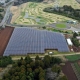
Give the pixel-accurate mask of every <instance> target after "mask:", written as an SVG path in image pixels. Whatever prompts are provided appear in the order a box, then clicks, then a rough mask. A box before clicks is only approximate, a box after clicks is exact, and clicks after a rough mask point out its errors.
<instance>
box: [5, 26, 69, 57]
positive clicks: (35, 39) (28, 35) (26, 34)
mask: <svg viewBox="0 0 80 80" xmlns="http://www.w3.org/2000/svg"><path fill="white" fill-rule="evenodd" d="M45 49H58V51H59V52H69V48H68V46H67V43H66V40H65V38H64V36H63V34H61V33H57V32H51V31H46V30H36V29H32V28H28V27H27V28H26V27H17V28H15V29H14V31H13V34H12V36H11V38H10V40H9V42H8V45H7V47H6V49H5V52H4V56H8V55H26V54H27V53H44V50H45Z"/></svg>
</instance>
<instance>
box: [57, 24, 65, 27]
mask: <svg viewBox="0 0 80 80" xmlns="http://www.w3.org/2000/svg"><path fill="white" fill-rule="evenodd" d="M56 27H57V28H66V25H65V24H56Z"/></svg>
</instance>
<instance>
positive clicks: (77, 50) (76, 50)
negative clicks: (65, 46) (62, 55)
mask: <svg viewBox="0 0 80 80" xmlns="http://www.w3.org/2000/svg"><path fill="white" fill-rule="evenodd" d="M72 48H73V50H74V52H80V47H75V46H72Z"/></svg>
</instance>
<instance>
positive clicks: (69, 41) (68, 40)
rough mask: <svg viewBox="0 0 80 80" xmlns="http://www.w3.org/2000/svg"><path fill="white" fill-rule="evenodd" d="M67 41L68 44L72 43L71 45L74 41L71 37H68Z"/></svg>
mask: <svg viewBox="0 0 80 80" xmlns="http://www.w3.org/2000/svg"><path fill="white" fill-rule="evenodd" d="M67 43H68V45H71V46H72V45H73V43H72V41H71V39H70V38H68V39H67Z"/></svg>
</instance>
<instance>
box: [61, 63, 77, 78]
mask: <svg viewBox="0 0 80 80" xmlns="http://www.w3.org/2000/svg"><path fill="white" fill-rule="evenodd" d="M62 71H63V73H64V74H65V75H66V76H67V78H68V80H77V77H76V75H75V73H74V71H73V69H72V67H71V63H70V62H66V64H65V65H64V66H62Z"/></svg>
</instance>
